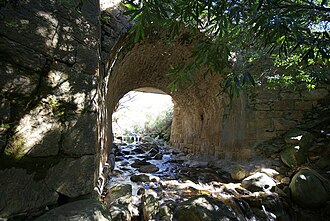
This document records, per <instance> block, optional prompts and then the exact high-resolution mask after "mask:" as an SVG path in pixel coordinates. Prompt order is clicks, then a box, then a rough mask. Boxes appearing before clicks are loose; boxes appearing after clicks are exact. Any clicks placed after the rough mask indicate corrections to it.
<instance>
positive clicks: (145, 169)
mask: <svg viewBox="0 0 330 221" xmlns="http://www.w3.org/2000/svg"><path fill="white" fill-rule="evenodd" d="M158 170H159V168H158V167H156V166H155V165H153V164H150V165H146V166H141V167H140V168H139V171H140V172H141V173H154V172H157V171H158Z"/></svg>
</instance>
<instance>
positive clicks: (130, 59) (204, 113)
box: [106, 40, 249, 159]
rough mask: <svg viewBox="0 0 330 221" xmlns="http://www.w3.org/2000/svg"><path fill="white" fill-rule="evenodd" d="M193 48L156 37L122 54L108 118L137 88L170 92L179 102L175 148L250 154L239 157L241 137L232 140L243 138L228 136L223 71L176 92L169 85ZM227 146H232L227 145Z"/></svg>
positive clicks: (112, 72) (110, 91)
mask: <svg viewBox="0 0 330 221" xmlns="http://www.w3.org/2000/svg"><path fill="white" fill-rule="evenodd" d="M117 48H118V47H117ZM191 49H192V45H186V44H180V43H176V44H167V43H164V42H163V41H162V40H153V41H144V42H142V43H139V44H136V45H135V46H133V47H132V48H131V49H130V50H128V51H126V52H125V53H122V54H120V53H119V54H118V55H117V57H118V59H117V60H116V62H115V63H114V65H113V67H112V69H111V70H110V74H109V75H110V77H109V84H108V85H109V86H108V92H107V100H106V107H107V114H108V117H107V119H111V115H112V112H113V110H114V108H115V106H116V104H117V103H118V101H119V99H120V98H122V97H123V96H124V95H125V94H126V93H128V92H129V91H131V90H135V89H137V90H138V91H144V92H154V93H165V94H169V95H171V96H172V98H173V102H174V113H173V123H172V131H171V143H172V145H173V146H174V147H176V148H179V149H181V150H183V151H185V152H187V153H192V152H203V153H205V154H208V155H212V156H216V157H219V158H229V159H233V158H238V157H240V158H242V157H246V158H248V157H249V156H242V155H241V156H238V155H237V154H236V155H235V152H238V148H239V145H237V142H240V141H239V138H238V141H235V142H236V143H234V142H233V141H232V139H233V140H237V137H231V138H230V139H227V138H224V137H222V132H223V124H222V120H223V115H224V113H225V109H224V105H227V104H226V102H227V99H228V98H227V96H225V95H224V94H222V93H219V92H220V86H219V85H220V84H219V83H220V80H221V76H220V75H212V76H207V77H205V78H203V77H201V76H196V77H195V79H194V80H193V81H189V82H187V83H186V84H185V85H183V86H182V87H179V88H177V89H176V90H175V91H172V90H170V89H169V87H168V86H169V84H170V83H171V81H172V80H173V79H171V77H170V76H168V74H167V73H168V72H169V70H170V68H171V67H172V66H175V65H177V64H179V63H184V62H187V61H188V59H189V56H190V52H191ZM123 51H124V50H123ZM155 88H156V89H155ZM238 120H239V119H238ZM242 122H245V121H242ZM233 123H234V124H235V123H236V125H233V129H234V130H235V129H236V128H235V127H236V126H237V122H233ZM243 126H244V125H243ZM107 129H108V132H107V134H108V135H109V136H111V133H112V128H111V123H108V128H107ZM108 140H111V138H109V139H108ZM222 141H225V142H226V145H224V143H223V142H222ZM227 144H229V146H230V147H226V146H228V145H227ZM106 146H108V147H109V146H110V145H106ZM234 146H235V147H234Z"/></svg>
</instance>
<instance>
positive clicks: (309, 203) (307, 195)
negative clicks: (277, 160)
mask: <svg viewBox="0 0 330 221" xmlns="http://www.w3.org/2000/svg"><path fill="white" fill-rule="evenodd" d="M289 187H290V190H291V195H292V199H293V200H294V202H296V203H297V204H298V205H300V206H302V207H304V208H318V207H320V206H322V205H324V203H325V202H326V201H327V199H329V197H330V192H329V191H330V183H329V181H328V180H326V179H325V178H323V177H322V176H321V175H320V174H318V173H317V172H316V171H313V170H308V169H302V170H300V171H298V172H297V173H296V174H295V175H294V176H293V178H292V180H291V183H290V185H289Z"/></svg>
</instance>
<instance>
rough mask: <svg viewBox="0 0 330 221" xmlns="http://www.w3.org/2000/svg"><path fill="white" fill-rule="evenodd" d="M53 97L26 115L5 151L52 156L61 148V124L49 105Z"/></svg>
mask: <svg viewBox="0 0 330 221" xmlns="http://www.w3.org/2000/svg"><path fill="white" fill-rule="evenodd" d="M50 100H51V99H48V98H45V99H44V101H43V102H42V103H41V104H40V105H39V106H38V107H36V108H35V109H33V110H31V111H30V112H29V113H28V114H26V115H24V117H22V118H21V119H20V121H19V123H18V124H17V126H16V128H15V135H14V136H13V137H11V139H10V141H9V143H10V144H9V145H7V147H6V149H5V151H6V153H7V154H9V155H13V156H23V155H29V154H30V153H31V154H32V156H51V155H56V154H57V153H58V149H59V141H60V124H59V122H58V120H57V119H56V117H55V115H54V113H53V110H52V107H50V106H49V105H48V101H50Z"/></svg>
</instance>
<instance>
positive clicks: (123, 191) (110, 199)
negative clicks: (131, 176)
mask: <svg viewBox="0 0 330 221" xmlns="http://www.w3.org/2000/svg"><path fill="white" fill-rule="evenodd" d="M104 201H105V203H106V204H107V206H108V207H111V206H113V205H116V204H120V205H128V204H129V203H131V201H132V185H131V184H117V185H114V186H112V187H111V188H110V189H109V192H108V193H107V195H106V196H105V198H104Z"/></svg>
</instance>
